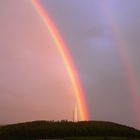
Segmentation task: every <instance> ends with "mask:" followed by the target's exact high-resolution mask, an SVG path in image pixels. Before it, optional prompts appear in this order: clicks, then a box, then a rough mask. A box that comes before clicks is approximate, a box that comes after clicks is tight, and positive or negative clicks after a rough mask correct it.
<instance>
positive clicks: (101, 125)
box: [0, 121, 140, 140]
mask: <svg viewBox="0 0 140 140" xmlns="http://www.w3.org/2000/svg"><path fill="white" fill-rule="evenodd" d="M74 136H117V137H136V138H140V131H139V130H136V129H134V128H132V127H128V126H124V125H120V124H117V123H112V122H103V121H81V122H69V121H57V122H55V121H33V122H25V123H19V124H12V125H6V126H1V127H0V139H6V138H14V139H20V140H21V139H37V138H63V137H74Z"/></svg>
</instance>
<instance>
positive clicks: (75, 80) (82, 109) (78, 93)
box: [31, 0, 88, 120]
mask: <svg viewBox="0 0 140 140" xmlns="http://www.w3.org/2000/svg"><path fill="white" fill-rule="evenodd" d="M31 2H32V5H33V6H34V8H35V9H36V11H37V13H38V14H39V15H40V17H41V18H42V20H43V21H44V23H45V26H46V27H47V29H48V30H49V32H50V35H51V37H52V39H53V41H54V42H55V45H56V47H57V49H58V51H59V53H60V55H61V57H62V59H63V61H64V64H65V66H66V69H67V72H68V75H69V77H70V79H71V82H72V85H73V89H74V93H75V97H76V100H77V105H78V109H79V116H80V120H88V112H87V108H86V102H85V97H84V92H83V90H82V87H81V84H80V80H79V77H78V74H77V72H76V69H75V67H74V64H73V61H72V59H71V57H70V54H69V52H68V50H67V48H66V45H65V44H64V41H63V39H62V37H61V36H60V34H59V32H58V29H57V28H56V26H55V25H54V23H53V22H52V20H51V18H50V17H49V15H48V14H47V12H46V11H45V10H44V9H43V7H42V6H41V4H40V3H39V1H38V0H31Z"/></svg>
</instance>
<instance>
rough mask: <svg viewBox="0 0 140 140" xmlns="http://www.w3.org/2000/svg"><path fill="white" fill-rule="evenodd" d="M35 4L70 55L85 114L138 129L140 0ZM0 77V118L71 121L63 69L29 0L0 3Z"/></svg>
mask: <svg viewBox="0 0 140 140" xmlns="http://www.w3.org/2000/svg"><path fill="white" fill-rule="evenodd" d="M39 2H40V4H41V5H42V6H43V8H44V9H45V10H46V11H47V13H48V14H49V16H50V17H51V19H52V21H53V23H54V24H55V25H56V27H57V29H58V30H59V33H60V35H61V37H62V39H63V41H64V42H65V44H66V47H67V49H68V50H69V52H70V54H71V57H72V60H73V62H74V64H75V67H76V69H77V73H78V75H79V77H80V81H81V85H82V87H83V89H84V95H85V100H86V104H87V110H88V113H89V119H90V120H103V121H113V122H117V123H122V124H125V125H129V126H133V127H136V128H139V129H140V119H139V118H140V111H139V110H140V74H139V72H140V62H139V60H140V55H139V53H140V9H139V7H140V0H39ZM0 77H1V78H0V124H6V123H15V122H22V121H31V120H63V119H68V120H71V119H72V113H73V110H74V106H75V103H76V99H75V95H74V91H73V87H72V84H71V81H70V78H69V75H68V73H67V71H66V68H65V65H64V62H63V60H62V58H61V56H60V53H59V52H58V50H57V48H56V46H55V43H54V41H53V39H52V38H51V36H50V33H49V31H48V29H47V28H46V26H45V24H44V23H43V21H42V18H41V17H40V16H39V14H38V13H37V12H36V10H35V8H34V7H33V5H32V3H31V1H30V0H22V1H19V0H12V1H10V0H1V1H0ZM132 89H134V90H132Z"/></svg>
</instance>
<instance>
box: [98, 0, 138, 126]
mask: <svg viewBox="0 0 140 140" xmlns="http://www.w3.org/2000/svg"><path fill="white" fill-rule="evenodd" d="M100 6H101V10H103V11H102V13H103V15H104V16H106V18H107V20H108V24H109V26H110V29H111V30H112V36H113V38H114V40H115V42H116V45H117V47H118V52H119V54H120V58H121V59H122V64H123V67H124V70H125V73H126V76H127V81H128V86H129V89H130V93H131V96H132V100H133V109H134V113H135V114H136V118H137V123H138V125H140V119H139V117H140V110H139V107H140V102H139V101H140V96H139V92H138V88H137V82H136V79H135V76H134V72H133V68H132V66H131V65H130V59H129V55H128V54H129V53H128V51H127V49H126V43H125V41H124V40H123V37H122V35H121V31H120V29H119V26H118V25H117V21H116V20H115V18H114V16H113V14H112V11H111V10H109V9H110V8H109V5H107V1H103V3H102V4H101V5H100Z"/></svg>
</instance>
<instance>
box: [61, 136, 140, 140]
mask: <svg viewBox="0 0 140 140" xmlns="http://www.w3.org/2000/svg"><path fill="white" fill-rule="evenodd" d="M64 140H140V139H136V138H128V137H70V138H65V139H64Z"/></svg>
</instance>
